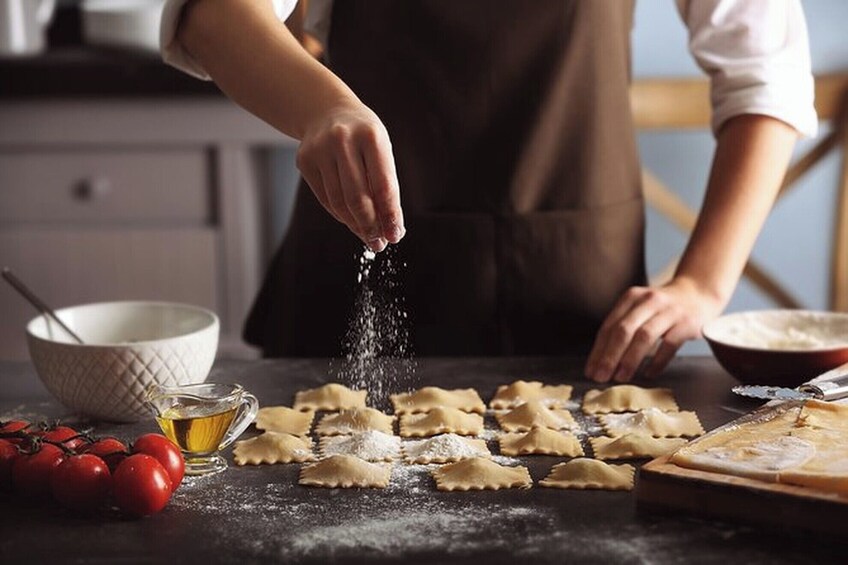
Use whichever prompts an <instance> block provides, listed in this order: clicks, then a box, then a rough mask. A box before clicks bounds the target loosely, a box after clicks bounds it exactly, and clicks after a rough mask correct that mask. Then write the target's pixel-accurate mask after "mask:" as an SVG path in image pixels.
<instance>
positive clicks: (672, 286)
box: [586, 277, 724, 382]
mask: <svg viewBox="0 0 848 565" xmlns="http://www.w3.org/2000/svg"><path fill="white" fill-rule="evenodd" d="M723 305H724V304H723V303H722V302H720V301H718V300H716V298H715V297H714V295H712V294H710V293H707V292H703V291H701V290H700V289H699V288H698V286H697V285H695V284H693V283H692V281H691V280H689V279H686V278H683V277H680V278H676V279H674V280H672V282H670V283H668V284H666V285H665V286H662V287H659V288H647V287H634V288H631V289H630V290H628V291H627V292H626V293H625V294H624V296H623V297H622V298H621V299H620V300H619V302H618V303H617V304H616V306H615V307H614V308H613V310H612V311H611V312H610V314H609V316H607V318H606V320H605V321H604V323H603V324H602V325H601V329H600V330H599V331H598V336H597V338H596V339H595V344H594V346H593V348H592V352H591V354H590V356H589V358H588V361H587V363H586V376H587V377H589V378H590V379H592V380H595V381H598V382H607V381H609V380H610V379H612V380H614V381H616V382H626V381H629V380H630V379H632V378H633V376H634V375H635V374H636V373H637V372H639V371H640V370H641V369H642V367H643V365H644V373H645V374H646V375H649V376H653V375H656V374H657V373H659V372H660V371H662V369H664V368H665V366H666V365H668V363H669V361H671V359H672V358H673V357H674V355H675V353H676V352H677V350H678V349H679V348H680V346H681V345H682V344H683V343H684V342H685V341H687V340H690V339H695V338H697V337H698V336H699V335H700V328H701V326H702V325H703V323H704V322H705V321H707V320H709V319H711V318H712V317H714V316H717V315H718V314H719V313H720V311H721V308H722V307H723ZM652 352H653V355H652Z"/></svg>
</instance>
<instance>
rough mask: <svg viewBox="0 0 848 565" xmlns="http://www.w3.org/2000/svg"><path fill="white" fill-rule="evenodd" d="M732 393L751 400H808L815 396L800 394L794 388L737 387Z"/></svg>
mask: <svg viewBox="0 0 848 565" xmlns="http://www.w3.org/2000/svg"><path fill="white" fill-rule="evenodd" d="M732 390H733V392H735V393H736V394H739V395H742V396H749V397H751V398H762V399H765V400H809V399H811V398H815V395H813V394H811V393H808V392H800V391H797V390H795V389H794V388H784V387H779V386H766V385H739V386H735V387H733V389H732Z"/></svg>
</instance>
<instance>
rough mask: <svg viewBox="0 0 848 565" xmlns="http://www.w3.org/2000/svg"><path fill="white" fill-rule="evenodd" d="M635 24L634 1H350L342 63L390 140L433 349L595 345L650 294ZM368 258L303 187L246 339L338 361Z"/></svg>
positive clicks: (414, 291) (514, 351)
mask: <svg viewBox="0 0 848 565" xmlns="http://www.w3.org/2000/svg"><path fill="white" fill-rule="evenodd" d="M632 15H633V4H632V2H630V1H622V0H535V1H533V2H517V1H507V0H462V1H456V0H431V1H426V0H405V1H402V2H401V1H397V0H343V1H337V2H335V4H334V7H333V15H332V27H331V31H330V39H329V45H328V54H329V61H330V66H331V68H332V69H333V71H334V72H336V73H337V74H338V75H339V76H340V77H341V78H342V79H343V80H344V81H345V82H346V83H347V84H348V85H350V87H351V88H352V89H353V90H354V92H356V93H357V95H359V96H360V98H361V99H362V100H363V102H364V103H365V104H367V105H368V106H369V107H370V108H372V109H373V110H374V111H375V112H376V113H377V115H378V116H380V118H381V119H382V120H383V122H384V123H385V125H386V128H387V129H388V131H389V135H390V136H391V138H392V143H393V147H394V152H395V159H396V163H397V170H398V177H399V181H400V187H401V199H402V205H403V209H404V213H405V218H406V227H407V235H406V237H405V238H404V239H403V241H402V242H401V243H400V244H399V245H398V246H397V250H396V254H397V255H399V256H400V258H401V259H402V260H403V261H405V262H406V264H407V267H406V269H405V270H403V272H402V275H401V276H402V281H401V285H400V288H401V289H402V291H403V293H404V294H405V296H406V302H407V305H408V310H409V314H410V318H411V321H412V323H411V328H410V331H411V339H412V344H413V348H414V351H415V352H416V353H417V354H418V355H497V354H508V355H522V354H525V355H530V354H540V355H545V354H565V353H585V352H586V351H587V350H588V348H589V347H590V345H591V342H592V339H593V337H594V334H595V332H596V330H597V328H598V325H599V324H600V322H601V321H602V320H603V318H604V316H605V314H606V313H607V312H608V311H609V309H610V308H611V307H612V305H613V304H614V302H615V300H616V299H617V298H618V296H619V295H620V294H621V293H622V292H623V291H624V290H625V289H626V288H628V287H629V286H632V285H634V284H644V282H645V272H644V252H643V244H644V241H643V239H644V210H643V204H642V195H641V186H640V180H639V165H638V157H637V150H636V144H635V138H634V131H633V125H632V119H631V115H630V106H629V98H628V87H629V80H630V68H629V64H630V30H631V23H632ZM361 250H362V245H361V243H359V241H358V240H357V239H356V238H355V237H354V236H353V235H352V234H350V233H349V232H348V231H347V228H345V227H344V226H342V225H341V224H338V223H336V222H335V220H333V219H332V218H331V217H330V216H329V214H327V213H326V212H325V211H324V210H323V209H322V208H321V206H320V205H319V204H318V202H317V201H316V199H315V198H314V196H313V195H312V193H311V192H310V191H309V189H308V188H307V187H305V186H303V185H301V187H300V190H299V193H298V198H297V204H296V207H295V213H294V217H293V220H292V224H291V227H290V230H289V233H288V234H287V236H286V239H285V241H284V243H283V245H282V247H281V249H280V250H279V252H278V253H277V255H276V257H275V259H274V261H273V263H272V265H271V268H270V270H269V273H268V276H267V280H266V281H265V285H264V287H263V289H262V291H261V292H260V294H259V297H258V298H257V301H256V303H255V304H254V307H253V310H252V312H251V315H250V317H249V319H248V322H247V326H246V329H245V337H246V339H247V340H248V341H249V342H251V343H253V344H256V345H258V346H260V347H262V348H263V350H264V352H265V354H266V355H269V356H281V355H286V356H335V355H338V354H339V353H340V343H341V338H342V337H343V336H344V334H345V331H346V329H347V327H348V320H349V317H350V315H351V309H352V305H353V301H354V290H355V287H356V272H357V267H358V262H357V257H358V256H359V255H360V253H361ZM379 260H380V256H378V261H379ZM377 268H378V269H379V266H378V267H377Z"/></svg>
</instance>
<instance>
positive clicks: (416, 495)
mask: <svg viewBox="0 0 848 565" xmlns="http://www.w3.org/2000/svg"><path fill="white" fill-rule="evenodd" d="M580 366H581V363H580V362H579V360H577V359H512V358H505V359H420V360H418V361H417V371H416V373H415V375H414V377H412V378H407V379H406V380H403V382H401V384H400V385H399V386H400V388H410V387H419V386H423V385H425V384H434V385H441V386H446V387H449V388H452V387H466V386H471V387H475V388H477V389H478V390H479V391H480V394H481V395H482V396H483V398H484V400H486V401H488V400H489V399H490V398H491V396H492V394H493V393H494V389H495V387H496V385H498V384H504V383H508V382H512V381H513V380H516V379H518V378H525V379H531V378H532V379H540V380H543V381H547V382H561V381H565V382H569V383H572V384H574V385H575V397H576V398H579V397H581V396H582V394H583V392H585V391H586V390H588V389H589V388H592V384H591V383H588V382H586V381H583V380H580V379H579V374H580ZM338 367H339V362H338V361H336V362H328V361H326V360H276V361H251V362H236V361H230V362H226V361H225V362H218V363H217V364H216V366H215V368H214V369H213V372H212V375H211V376H210V379H209V380H210V381H215V382H239V383H241V384H243V385H244V386H245V387H246V388H247V389H248V390H250V391H252V392H254V393H255V394H256V395H257V396H258V397H259V400H260V403H262V404H265V405H270V404H287V405H290V404H291V402H292V399H293V393H294V392H295V391H296V390H299V389H304V388H311V387H314V386H317V385H319V384H321V383H323V382H325V381H326V380H327V378H328V375H330V374H333V373H334V371H335V370H336V369H338ZM0 383H2V386H0V419H9V418H12V417H24V418H28V419H33V420H35V419H43V418H58V417H66V415H65V413H64V412H65V411H64V410H63V408H62V407H61V406H60V405H59V404H58V403H56V402H55V401H54V400H52V399H51V398H50V397H49V396H48V394H47V392H46V391H45V389H44V388H43V387H42V385H41V383H40V381H38V379H37V378H36V376H35V373H34V369H33V368H32V367H31V366H30V365H29V364H26V363H0ZM734 383H735V381H734V380H733V379H732V378H731V377H730V376H729V375H727V374H726V373H725V372H724V371H723V370H722V369H721V368H720V367H719V366H718V365H717V363H716V362H715V361H714V360H713V359H712V358H695V357H690V358H681V359H677V360H675V362H674V363H673V364H672V366H671V367H670V368H669V370H668V371H666V373H665V374H664V376H663V377H662V378H661V379H659V380H658V381H657V384H658V385H661V386H670V387H671V388H673V389H674V391H675V395H676V397H677V400H678V402H679V403H680V405H681V407H682V408H683V409H694V410H696V411H697V413H698V415H699V416H700V418H701V420H702V422H703V424H704V426H705V427H706V428H708V429H711V428H714V427H716V426H718V425H720V424H723V423H725V422H727V421H729V420H732V419H734V418H736V417H738V416H739V414H740V413H742V412H746V411H749V410H750V409H752V408H753V407H754V406H755V404H751V403H749V402H748V401H746V400H744V399H741V398H739V397H736V396H734V395H733V394H732V393H731V392H730V390H729V389H730V387H731V386H732V385H733V384H734ZM578 417H579V416H578ZM486 422H487V427H493V419H492V418H491V417H490V416H487V418H486ZM589 423H590V424H591V421H589ZM155 430H156V426H155V423H154V422H153V421H152V419H151V420H150V421H145V422H141V423H138V424H132V425H113V424H96V425H95V430H94V432H95V434H98V435H106V434H115V435H117V436H119V437H122V438H125V439H132V438H133V437H135V436H137V435H138V434H140V433H143V432H147V431H155ZM248 433H252V432H248ZM490 447H491V448H492V450H493V453H497V447H496V442H490ZM226 456H227V457H228V459H230V461H231V450H229V449H228V450H227V453H226ZM520 459H521V462H522V464H525V465H528V466H529V467H530V472H531V475H532V476H533V479H534V480H535V481H538V480H539V479H541V478H543V476H544V475H545V474H546V473H547V471H548V470H549V469H550V467H551V466H552V464H554V463H556V462H559V461H561V460H562V458H556V457H539V456H534V457H522V458H520ZM298 471H299V465H296V464H292V465H274V466H259V467H242V468H239V467H231V468H230V469H228V470H227V471H225V472H224V473H221V474H218V475H215V476H212V477H205V478H195V479H189V480H187V481H186V482H185V483H184V484H183V486H181V488H180V489H179V490H178V491H177V493H176V494H175V495H174V497H173V498H172V500H171V502H170V504H169V506H168V507H167V508H166V509H165V510H164V511H163V512H162V513H160V514H157V515H155V516H152V517H149V518H145V519H142V520H128V519H124V518H121V517H120V516H118V515H117V514H115V513H113V512H111V511H104V513H103V515H100V516H97V517H80V516H76V515H73V514H71V513H68V512H65V511H64V510H62V509H60V508H58V507H57V506H56V505H52V504H48V505H42V506H36V507H31V506H26V505H24V504H23V503H22V502H20V501H19V500H17V499H10V498H9V497H8V496H7V497H5V498H3V497H0V503H2V505H3V507H4V509H3V511H2V512H0V532H3V533H2V534H0V561H2V562H3V563H19V562H32V563H38V562H48V561H52V560H56V561H59V562H75V563H77V562H79V563H97V562H104V563H107V562H108V563H115V562H121V563H124V562H139V561H141V562H164V561H166V560H167V561H168V562H175V563H178V562H188V561H192V562H197V563H213V562H235V561H239V562H244V563H252V562H263V563H264V562H267V561H284V562H315V563H324V562H328V561H333V562H340V563H341V562H357V561H363V560H366V559H368V560H379V561H380V562H404V563H418V562H438V563H448V562H472V561H480V560H481V559H485V560H486V561H487V562H489V563H500V562H503V563H506V562H510V563H514V562H515V561H516V560H518V559H526V560H528V561H529V562H532V563H548V562H551V563H552V562H558V563H560V562H605V563H609V562H612V563H645V562H650V563H718V562H733V563H773V562H800V561H806V562H809V561H811V560H815V561H818V562H822V561H827V560H830V559H831V558H830V556H831V555H834V556H835V555H838V554H839V553H841V551H839V552H837V549H839V548H837V547H832V546H829V545H828V544H827V543H824V542H822V541H821V540H811V539H809V538H805V537H802V536H801V535H794V536H792V535H786V534H785V533H783V534H782V533H770V532H766V531H762V530H759V529H757V528H753V527H748V526H742V525H738V524H727V523H719V522H711V521H703V520H696V519H693V518H689V517H686V516H680V515H657V514H645V513H642V512H637V510H636V507H635V502H634V495H633V493H626V492H601V491H572V490H569V491H564V490H556V489H545V488H540V487H538V486H534V487H533V488H532V489H529V490H524V491H521V490H507V491H497V492H493V491H484V492H471V493H442V492H438V491H436V490H435V486H434V484H433V481H432V479H431V478H430V476H429V474H428V473H427V472H426V471H425V470H424V468H422V467H409V466H404V465H402V464H396V465H395V467H394V471H393V477H392V484H391V485H390V486H389V488H388V489H385V490H376V489H375V490H368V489H365V490H355V489H352V490H333V489H314V488H305V487H300V486H298V485H297V484H296V483H297V477H298ZM10 532H14V534H12V535H10ZM834 559H835V558H834Z"/></svg>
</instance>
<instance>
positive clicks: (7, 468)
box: [0, 439, 19, 491]
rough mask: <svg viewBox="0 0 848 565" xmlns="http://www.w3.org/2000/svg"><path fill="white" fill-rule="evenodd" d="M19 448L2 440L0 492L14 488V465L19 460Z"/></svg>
mask: <svg viewBox="0 0 848 565" xmlns="http://www.w3.org/2000/svg"><path fill="white" fill-rule="evenodd" d="M18 453H19V452H18V447H17V446H16V445H15V444H14V443H12V442H11V441H9V440H6V439H0V490H6V491H7V490H9V489H11V488H12V465H14V463H15V459H17V458H18Z"/></svg>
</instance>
